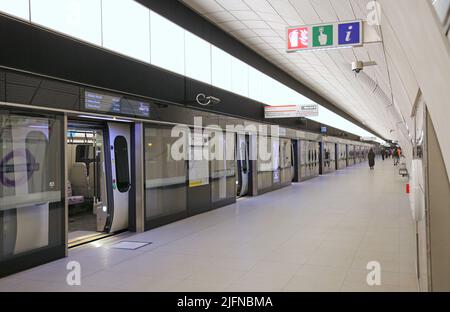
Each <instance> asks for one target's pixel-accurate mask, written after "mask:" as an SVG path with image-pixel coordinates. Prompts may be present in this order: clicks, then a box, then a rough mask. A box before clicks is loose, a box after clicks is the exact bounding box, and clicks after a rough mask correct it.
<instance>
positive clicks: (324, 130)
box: [320, 127, 328, 133]
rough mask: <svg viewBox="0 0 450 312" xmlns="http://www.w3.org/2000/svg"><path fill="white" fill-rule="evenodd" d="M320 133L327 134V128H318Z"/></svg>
mask: <svg viewBox="0 0 450 312" xmlns="http://www.w3.org/2000/svg"><path fill="white" fill-rule="evenodd" d="M320 132H322V133H327V132H328V128H327V127H321V128H320Z"/></svg>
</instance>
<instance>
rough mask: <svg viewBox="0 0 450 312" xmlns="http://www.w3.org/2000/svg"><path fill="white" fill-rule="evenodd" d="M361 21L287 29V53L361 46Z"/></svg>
mask: <svg viewBox="0 0 450 312" xmlns="http://www.w3.org/2000/svg"><path fill="white" fill-rule="evenodd" d="M363 43H364V41H363V23H362V21H350V22H339V23H328V24H317V25H308V26H298V27H288V28H287V52H296V51H311V50H320V49H337V48H345V47H351V46H361V45H362V44H363Z"/></svg>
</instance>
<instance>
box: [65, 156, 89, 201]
mask: <svg viewBox="0 0 450 312" xmlns="http://www.w3.org/2000/svg"><path fill="white" fill-rule="evenodd" d="M69 177H70V181H71V182H72V191H73V194H74V195H76V196H83V197H84V198H92V197H93V190H92V188H91V185H90V181H89V176H88V173H87V167H86V164H85V163H81V162H77V163H74V164H73V166H72V168H71V169H70V175H69Z"/></svg>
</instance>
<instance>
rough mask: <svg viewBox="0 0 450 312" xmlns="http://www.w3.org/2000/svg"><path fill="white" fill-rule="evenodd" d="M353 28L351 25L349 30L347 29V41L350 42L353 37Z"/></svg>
mask: <svg viewBox="0 0 450 312" xmlns="http://www.w3.org/2000/svg"><path fill="white" fill-rule="evenodd" d="M352 30H353V26H350V27H349V28H348V31H347V37H345V41H346V42H349V41H350V40H351V39H352V37H351V36H352Z"/></svg>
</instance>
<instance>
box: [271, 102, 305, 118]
mask: <svg viewBox="0 0 450 312" xmlns="http://www.w3.org/2000/svg"><path fill="white" fill-rule="evenodd" d="M264 116H265V118H266V119H274V118H298V117H301V116H300V108H299V106H297V105H282V106H266V107H264Z"/></svg>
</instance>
